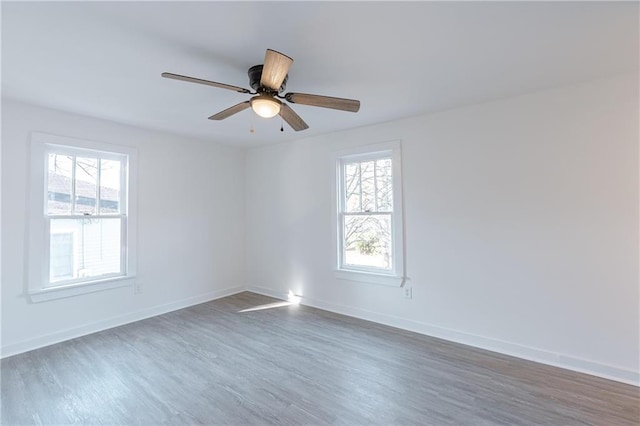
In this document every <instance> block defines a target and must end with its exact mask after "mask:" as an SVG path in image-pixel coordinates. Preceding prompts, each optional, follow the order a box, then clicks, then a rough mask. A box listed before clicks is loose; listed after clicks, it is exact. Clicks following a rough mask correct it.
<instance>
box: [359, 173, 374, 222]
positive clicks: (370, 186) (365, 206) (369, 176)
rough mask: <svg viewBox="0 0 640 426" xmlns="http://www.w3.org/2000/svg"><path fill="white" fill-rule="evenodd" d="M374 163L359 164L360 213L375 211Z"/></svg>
mask: <svg viewBox="0 0 640 426" xmlns="http://www.w3.org/2000/svg"><path fill="white" fill-rule="evenodd" d="M374 168H375V161H365V162H363V163H360V173H361V176H362V179H361V182H362V183H361V185H362V211H365V212H373V211H376V205H375V197H376V193H375V192H376V191H375V181H374Z"/></svg>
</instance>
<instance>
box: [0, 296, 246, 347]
mask: <svg viewBox="0 0 640 426" xmlns="http://www.w3.org/2000/svg"><path fill="white" fill-rule="evenodd" d="M242 291H246V288H245V287H244V286H238V287H231V288H227V289H223V290H216V291H212V292H209V293H205V294H202V295H199V296H194V297H188V298H186V299H181V300H177V301H175V302H171V303H167V304H164V305H159V306H154V307H152V308H147V309H143V310H141V311H136V312H132V313H129V314H125V315H119V316H117V317H112V318H109V319H106V320H102V321H96V322H92V323H90V324H85V325H81V326H79V327H73V328H68V329H66V330H62V331H58V332H56V333H51V334H47V335H43V336H38V337H35V338H32V339H28V340H23V341H20V342H17V343H12V344H9V345H3V346H2V349H1V350H0V353H1V355H0V358H6V357H9V356H12V355H17V354H20V353H23V352H28V351H31V350H34V349H38V348H42V347H44V346H49V345H53V344H56V343H60V342H64V341H65V340H70V339H74V338H76V337H81V336H86V335H87V334H92V333H97V332H98V331H103V330H107V329H109V328H113V327H118V326H121V325H125V324H129V323H131V322H135V321H140V320H143V319H147V318H150V317H155V316H157V315H162V314H166V313H167V312H172V311H176V310H178V309H183V308H187V307H189V306H193V305H198V304H200V303H205V302H209V301H211V300H215V299H220V298H222V297H226V296H231V295H232V294H236V293H240V292H242Z"/></svg>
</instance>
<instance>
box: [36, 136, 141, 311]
mask: <svg viewBox="0 0 640 426" xmlns="http://www.w3.org/2000/svg"><path fill="white" fill-rule="evenodd" d="M50 153H56V154H63V155H65V154H66V155H74V156H76V157H81V156H90V157H93V158H100V159H103V160H117V161H119V162H120V163H121V167H122V170H121V176H120V191H121V194H120V199H119V202H120V203H121V204H120V206H121V207H120V211H119V212H118V213H117V214H114V213H100V211H99V210H96V214H92V215H88V216H87V217H90V218H95V219H102V218H104V219H108V218H120V220H121V228H120V229H121V235H120V248H121V251H120V259H121V260H120V262H121V270H120V272H119V273H113V274H109V275H104V276H99V277H88V278H82V277H79V278H73V279H68V280H63V281H61V282H55V283H52V282H51V280H50V224H51V220H52V219H81V218H83V217H84V216H83V215H79V214H56V215H50V214H48V212H47V202H48V187H47V183H48V182H47V180H48V178H47V174H48V172H47V170H48V157H49V154H50ZM136 167H137V150H136V149H135V148H130V147H125V146H120V145H113V144H107V143H103V142H95V141H88V140H84V139H76V138H70V137H65V136H56V135H50V134H45V133H37V132H34V133H32V135H31V183H30V187H31V200H30V219H29V220H30V225H29V268H28V271H29V273H28V282H27V293H28V295H29V298H30V299H31V301H32V302H41V301H46V300H52V299H59V298H63V297H69V296H75V295H79V294H85V293H90V292H94V291H100V290H106V289H110V288H116V287H122V286H130V285H132V284H133V280H134V278H135V276H136V269H137V268H136V267H137V264H136V252H137V250H136V195H137V182H136V179H135V177H136V176H137V170H136ZM98 185H99V183H98ZM97 193H99V189H97ZM96 208H99V203H98V202H96Z"/></svg>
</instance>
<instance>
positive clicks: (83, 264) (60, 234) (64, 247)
mask: <svg viewBox="0 0 640 426" xmlns="http://www.w3.org/2000/svg"><path fill="white" fill-rule="evenodd" d="M121 226H122V220H121V219H120V218H107V219H97V218H85V217H79V218H78V219H51V226H50V229H51V231H50V233H51V238H50V268H49V279H50V281H51V283H56V282H58V281H62V280H68V279H76V278H82V277H87V278H96V277H100V276H102V275H108V274H119V273H121V272H123V271H122V265H121V257H120V250H121V245H120V243H121V241H120V235H121Z"/></svg>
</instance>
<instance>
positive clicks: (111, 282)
mask: <svg viewBox="0 0 640 426" xmlns="http://www.w3.org/2000/svg"><path fill="white" fill-rule="evenodd" d="M134 278H135V276H132V275H129V276H124V277H115V278H108V279H104V280H99V281H91V282H87V283H80V284H69V285H65V286H59V287H50V288H44V289H41V290H30V291H29V298H30V299H31V302H32V303H39V302H46V301H47V300H55V299H62V298H65V297H72V296H79V295H81V294H87V293H93V292H96V291H102V290H109V289H112V288H118V287H126V286H130V285H133V281H134Z"/></svg>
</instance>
